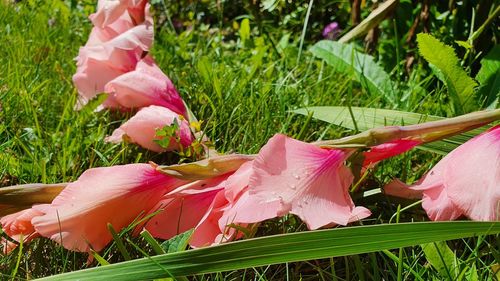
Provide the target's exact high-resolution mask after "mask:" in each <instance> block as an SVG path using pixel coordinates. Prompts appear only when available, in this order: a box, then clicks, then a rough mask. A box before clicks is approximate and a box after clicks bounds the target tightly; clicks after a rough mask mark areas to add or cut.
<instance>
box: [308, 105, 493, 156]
mask: <svg viewBox="0 0 500 281" xmlns="http://www.w3.org/2000/svg"><path fill="white" fill-rule="evenodd" d="M497 120H500V109H495V110H487V111H479V112H473V113H469V114H465V115H461V116H458V117H454V118H448V119H443V120H438V121H432V122H427V123H422V124H415V125H409V126H387V127H381V128H375V129H371V130H367V131H364V132H362V133H360V134H357V135H353V136H349V137H345V138H341V139H337V140H327V141H321V142H316V143H315V144H316V145H318V146H321V147H338V148H347V147H352V148H359V147H371V146H376V145H379V144H383V143H386V142H390V141H394V140H399V139H409V140H417V141H420V142H422V143H427V142H432V141H436V140H440V139H443V138H447V137H450V136H453V135H457V134H460V133H463V132H466V131H470V130H472V129H475V128H478V127H481V126H484V125H486V124H488V123H491V122H493V121H497Z"/></svg>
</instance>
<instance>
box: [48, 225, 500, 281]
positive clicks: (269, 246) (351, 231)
mask: <svg viewBox="0 0 500 281" xmlns="http://www.w3.org/2000/svg"><path fill="white" fill-rule="evenodd" d="M498 233H500V223H498V222H471V221H456V222H412V223H400V224H379V225H370V226H356V227H343V228H336V229H327V230H316V231H305V232H299V233H289V234H281V235H274V236H269V237H260V238H254V239H248V240H243V241H237V242H230V243H227V244H222V245H219V246H213V247H206V248H200V249H195V250H189V251H184V252H176V253H172V254H165V255H159V256H153V257H148V258H142V259H137V260H133V261H127V262H121V263H115V264H111V265H108V266H105V267H97V268H90V269H85V270H80V271H75V272H70V273H65V274H60V275H55V276H50V277H46V278H42V279H40V280H86V281H92V280H122V281H126V280H150V279H154V278H161V277H164V275H165V270H167V271H168V272H169V273H171V274H172V275H174V276H187V275H194V274H204V273H213V272H221V271H231V270H238V269H243V268H250V267H257V266H264V265H270V264H279V263H285V262H295V261H304V260H311V259H320V258H328V257H340V256H347V255H356V254H362V253H370V252H376V251H381V250H386V249H394V248H400V247H409V246H414V245H419V244H422V243H432V242H436V241H443V240H452V239H460V238H465V237H474V236H477V235H486V234H498Z"/></svg>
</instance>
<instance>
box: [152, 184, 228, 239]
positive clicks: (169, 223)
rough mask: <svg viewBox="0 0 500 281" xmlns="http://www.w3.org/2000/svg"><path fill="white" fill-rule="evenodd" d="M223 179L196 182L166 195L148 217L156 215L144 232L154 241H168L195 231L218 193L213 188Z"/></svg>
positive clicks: (217, 188)
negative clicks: (158, 239) (146, 231)
mask: <svg viewBox="0 0 500 281" xmlns="http://www.w3.org/2000/svg"><path fill="white" fill-rule="evenodd" d="M226 178H227V175H225V176H220V177H216V178H212V179H208V180H202V181H197V182H194V183H192V184H188V185H186V186H181V187H180V188H178V189H177V190H174V191H172V192H170V193H169V194H166V195H165V196H164V197H163V199H162V200H161V201H160V202H158V203H157V204H156V206H155V207H153V209H152V211H151V212H150V213H153V212H156V211H158V210H159V211H160V212H159V213H158V214H156V215H155V216H154V217H152V218H151V219H150V220H149V221H148V222H147V224H146V225H145V228H146V229H147V230H148V231H149V232H150V233H151V235H153V236H154V237H157V238H161V239H170V238H172V237H173V236H175V235H177V234H180V233H183V232H186V231H188V230H190V229H192V228H194V227H196V225H198V223H199V222H200V220H201V218H202V217H203V216H204V215H205V213H206V212H207V210H208V208H209V206H210V205H211V204H212V202H213V200H214V198H215V196H216V195H217V193H218V192H219V191H220V190H221V188H220V187H218V186H217V185H218V184H219V183H221V182H222V181H224V180H225V179H226Z"/></svg>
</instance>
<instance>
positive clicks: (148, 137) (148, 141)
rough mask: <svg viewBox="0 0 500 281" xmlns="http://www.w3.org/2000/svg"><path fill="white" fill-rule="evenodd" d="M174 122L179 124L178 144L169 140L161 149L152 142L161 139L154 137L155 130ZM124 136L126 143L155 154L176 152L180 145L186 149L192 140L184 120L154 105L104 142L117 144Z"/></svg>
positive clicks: (134, 117) (137, 114) (173, 139)
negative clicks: (166, 145) (136, 145)
mask: <svg viewBox="0 0 500 281" xmlns="http://www.w3.org/2000/svg"><path fill="white" fill-rule="evenodd" d="M174 120H177V123H178V124H179V130H178V131H177V137H178V138H179V140H180V144H179V143H178V142H177V141H176V140H175V138H171V139H170V143H169V146H168V147H167V148H163V147H161V146H160V145H159V144H157V143H156V142H154V140H160V139H162V137H158V136H156V130H157V129H161V128H163V127H165V126H169V125H172V124H173V123H174ZM124 136H126V137H127V140H128V141H130V142H132V143H137V144H138V145H140V146H142V147H144V148H146V149H149V150H151V151H155V152H164V151H173V150H177V149H179V148H180V145H182V147H188V146H189V145H190V144H191V142H193V140H194V138H193V135H192V134H191V129H190V128H189V124H188V122H187V121H186V120H185V119H183V118H182V117H181V116H179V115H178V114H176V113H175V112H173V111H171V110H170V109H168V108H165V107H161V106H156V105H151V106H149V107H145V108H143V109H141V110H139V112H137V113H136V115H134V116H133V117H132V118H130V120H128V121H127V122H125V123H124V124H123V125H121V126H120V128H118V129H116V130H115V131H114V132H113V134H112V135H111V136H110V137H107V138H106V141H108V142H114V143H118V142H120V141H122V139H123V137H124Z"/></svg>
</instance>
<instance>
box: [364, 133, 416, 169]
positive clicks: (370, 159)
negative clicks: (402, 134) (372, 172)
mask: <svg viewBox="0 0 500 281" xmlns="http://www.w3.org/2000/svg"><path fill="white" fill-rule="evenodd" d="M420 143H421V142H419V141H416V140H411V139H408V140H405V139H400V140H395V141H391V142H387V143H383V144H380V145H377V146H374V147H372V148H370V150H369V151H367V152H364V153H363V155H364V156H365V160H364V162H363V166H364V167H366V166H369V165H371V164H376V163H377V162H379V161H382V160H384V159H386V158H390V157H393V156H396V155H399V154H401V153H403V152H406V151H408V150H410V149H412V148H414V147H415V146H417V145H419V144H420Z"/></svg>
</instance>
